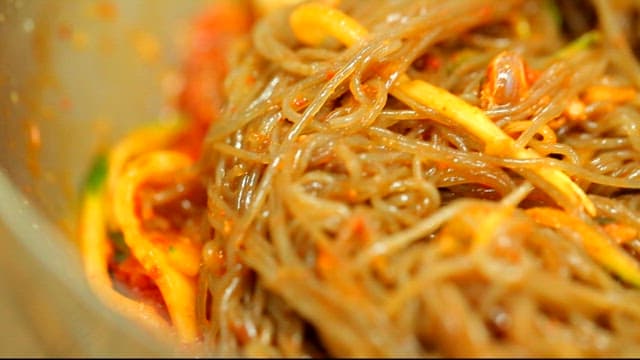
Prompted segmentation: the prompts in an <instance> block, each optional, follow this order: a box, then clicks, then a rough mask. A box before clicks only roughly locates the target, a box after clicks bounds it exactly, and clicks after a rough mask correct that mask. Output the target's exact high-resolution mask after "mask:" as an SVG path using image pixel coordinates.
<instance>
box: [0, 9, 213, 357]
mask: <svg viewBox="0 0 640 360" xmlns="http://www.w3.org/2000/svg"><path fill="white" fill-rule="evenodd" d="M205 2H206V1H205V0H198V1H195V0H189V1H182V0H94V1H89V0H74V1H52V0H0V244H1V245H0V319H2V321H0V333H2V334H3V335H2V336H0V355H4V356H9V355H45V356H63V355H66V356H122V355H131V356H154V355H163V356H167V355H172V354H177V353H178V350H176V348H175V347H174V346H173V345H172V344H170V343H168V342H165V341H159V340H158V339H157V338H156V337H153V336H151V335H149V334H148V333H146V332H145V331H143V330H142V329H141V327H140V326H139V325H137V324H134V323H132V322H129V321H127V320H126V319H124V318H123V317H121V316H120V315H118V314H116V313H114V312H113V311H111V310H110V309H108V308H106V307H105V306H103V305H102V304H101V303H100V301H99V300H98V299H97V298H96V297H95V296H94V295H93V293H92V292H91V291H90V289H89V287H88V284H87V282H86V280H85V278H84V276H83V272H82V266H81V259H80V256H79V251H78V247H77V243H78V242H77V239H76V235H75V226H76V215H77V214H76V211H77V209H78V201H79V189H80V187H81V184H82V180H83V177H84V175H85V173H86V170H87V167H88V166H89V163H90V161H91V159H92V156H93V155H94V154H95V153H96V152H97V151H99V150H100V149H101V148H102V147H104V146H106V145H108V144H109V143H112V142H113V141H115V140H116V139H117V138H118V137H120V136H122V135H123V134H125V133H126V132H127V131H128V130H129V129H131V128H132V127H134V126H136V125H137V124H140V123H144V122H149V121H153V120H154V119H156V118H158V117H159V116H161V115H162V112H163V111H165V110H166V108H167V107H166V96H165V94H163V90H162V89H163V88H165V89H166V88H167V86H169V85H170V84H171V81H172V79H173V76H172V74H175V71H176V70H177V68H178V65H179V61H180V58H181V56H182V55H181V51H180V43H181V41H182V39H183V36H184V33H185V29H186V26H187V24H188V21H189V19H190V18H191V17H192V16H193V14H195V13H196V12H197V10H198V9H200V8H201V7H202V6H203V4H204V3H205ZM209 2H210V1H209ZM169 87H170V86H169Z"/></svg>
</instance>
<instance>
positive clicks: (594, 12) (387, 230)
mask: <svg viewBox="0 0 640 360" xmlns="http://www.w3.org/2000/svg"><path fill="white" fill-rule="evenodd" d="M553 4H556V5H555V7H554V6H553ZM576 4H579V5H576ZM339 8H340V9H341V10H342V11H343V12H344V13H346V14H348V15H349V16H351V17H353V18H354V19H355V20H356V21H358V22H359V23H360V24H362V25H363V26H364V27H365V28H366V29H367V30H368V31H369V35H368V36H367V37H366V38H364V39H363V40H362V41H361V42H359V43H357V44H356V45H353V46H350V47H344V46H343V45H341V44H340V43H338V42H337V41H335V39H327V40H326V41H325V42H324V43H323V44H322V45H321V46H307V45H303V44H302V43H301V42H299V41H298V39H297V38H296V36H295V35H294V33H293V32H292V30H291V28H290V26H289V15H290V14H291V12H292V10H293V8H283V9H280V10H277V11H275V12H273V13H270V14H269V15H267V16H266V17H264V18H261V19H259V21H258V22H257V23H256V24H255V26H254V27H253V30H252V32H251V34H250V36H248V37H247V38H245V39H243V41H242V42H241V43H240V44H238V46H236V47H235V48H234V51H233V52H232V53H231V54H230V55H229V56H230V69H231V71H230V73H229V75H228V76H227V78H226V81H225V94H226V96H227V97H226V103H225V107H224V111H223V113H222V115H221V116H220V119H219V120H217V121H216V122H215V123H213V124H212V125H211V128H210V129H209V132H208V134H207V137H206V140H205V143H204V147H203V148H204V153H203V155H202V156H201V157H200V159H199V160H198V162H197V163H196V164H195V165H194V167H192V168H190V170H189V171H190V174H191V175H190V176H183V177H182V178H183V179H187V180H184V181H183V183H181V184H182V186H186V187H194V188H198V187H199V186H203V187H204V188H206V197H207V205H206V214H207V216H206V220H205V222H203V223H202V226H201V230H200V233H201V234H202V235H201V236H202V237H203V238H204V240H203V242H204V246H203V251H202V254H203V258H202V262H201V264H202V265H201V267H200V271H199V275H198V289H197V296H196V302H197V304H196V316H197V322H198V327H199V331H201V333H202V338H203V344H204V345H205V347H206V351H207V352H208V353H211V354H216V355H233V354H241V355H245V356H276V355H284V356H306V355H311V356H322V355H330V356H633V355H637V354H639V353H640V307H639V306H638V305H639V304H640V292H639V291H638V289H637V288H635V287H634V285H632V284H628V283H627V282H625V281H621V280H620V279H619V278H618V276H617V275H614V271H611V270H610V269H607V268H606V267H605V266H603V265H602V264H601V263H599V261H598V260H597V259H596V258H594V256H593V254H591V253H590V252H589V249H587V247H588V245H584V244H586V243H588V240H589V239H585V238H584V237H585V234H586V233H589V234H596V235H597V236H603V237H605V238H606V239H609V240H610V241H611V242H612V243H613V242H614V240H616V238H615V236H613V235H612V233H610V232H607V229H606V228H605V227H606V225H607V224H615V225H619V226H624V227H625V229H631V230H630V231H632V232H633V231H635V233H633V236H631V238H630V239H627V240H625V241H624V242H622V243H621V244H620V245H615V246H616V247H617V246H620V248H622V249H624V251H625V252H626V253H627V254H629V255H630V256H631V257H634V258H635V259H640V256H639V255H638V254H640V238H639V237H638V236H639V234H640V197H639V196H638V192H637V189H639V188H640V181H639V179H638V178H639V176H640V101H639V98H638V95H637V89H638V88H639V87H640V66H639V64H638V61H637V60H636V58H635V57H634V54H633V46H635V44H636V41H637V40H638V39H637V37H638V31H637V29H638V28H637V26H638V22H637V14H638V11H639V9H640V4H638V2H632V1H624V0H617V1H607V0H594V1H593V2H592V3H588V2H572V1H569V0H567V1H564V0H563V1H558V2H551V1H534V0H500V1H490V0H478V1H466V0H451V1H431V0H422V1H409V0H397V1H367V2H364V1H356V0H352V1H343V2H341V4H340V5H339ZM559 21H560V22H562V24H559ZM523 26H524V28H523ZM527 29H528V30H527ZM594 29H595V30H598V31H599V32H598V34H599V35H598V36H599V37H598V38H597V40H596V41H593V42H592V43H590V44H588V45H583V46H577V47H575V46H574V47H572V45H570V44H576V42H575V41H574V40H575V39H577V38H578V37H579V36H580V35H582V34H584V33H586V32H588V31H592V30H594ZM572 41H573V42H572ZM505 50H508V51H510V52H509V54H516V55H515V56H516V59H524V62H525V63H526V69H527V70H526V71H527V74H526V75H527V76H529V75H531V74H535V76H534V78H533V80H530V81H529V82H530V83H529V84H528V85H527V86H529V88H527V89H524V90H523V91H525V92H524V93H523V94H524V95H522V96H517V95H514V94H513V92H514V91H519V90H522V89H520V88H521V87H523V86H524V85H523V84H522V83H521V82H518V80H517V79H513V78H511V79H509V80H510V81H511V82H512V85H511V86H512V87H513V88H507V89H503V90H504V91H503V93H502V94H498V95H495V94H494V95H493V98H490V99H488V100H489V101H490V102H491V101H493V103H490V104H487V103H486V101H487V99H486V98H483V95H482V91H481V89H483V88H484V87H485V86H486V84H487V82H488V81H494V80H495V79H492V78H491V76H490V75H489V72H487V68H488V67H489V66H490V64H491V63H492V61H493V59H496V58H499V56H500V54H501V53H504V51H505ZM434 61H435V62H434ZM497 71H498V72H502V74H503V75H505V76H513V74H515V72H514V71H515V70H513V69H511V68H508V67H505V68H497ZM404 73H406V74H407V75H409V76H410V77H411V78H412V79H421V80H424V81H426V82H429V83H431V84H434V85H437V86H439V87H442V88H444V89H446V90H448V91H450V92H451V93H453V94H455V95H457V96H458V97H459V98H461V99H464V100H465V101H466V102H468V103H470V104H472V105H475V106H478V107H481V108H482V109H483V110H484V112H485V114H486V115H487V116H488V117H489V118H490V119H491V120H493V121H494V122H495V123H496V124H497V125H498V126H499V127H501V128H502V129H503V130H504V131H507V132H509V134H510V135H511V136H513V138H514V139H515V142H516V145H518V146H520V147H527V148H530V149H533V150H535V151H536V152H537V153H538V154H540V155H542V157H540V158H531V159H522V158H514V157H509V156H498V155H488V154H486V153H485V152H484V151H483V149H484V146H483V144H482V142H481V141H479V139H478V138H476V137H475V136H474V135H473V134H470V133H469V132H467V131H465V129H462V128H460V126H457V125H456V123H455V122H454V121H452V119H451V118H449V117H448V116H446V114H443V113H441V112H439V111H437V110H434V109H433V108H430V107H429V106H426V105H424V104H421V103H419V102H413V103H412V102H411V101H410V100H407V99H398V98H396V97H394V96H391V95H390V94H389V93H390V90H391V88H392V86H393V83H394V81H395V80H396V79H397V78H398V76H399V75H400V74H404ZM594 85H599V86H603V87H607V88H608V89H614V90H613V92H614V97H612V98H611V99H607V98H605V99H601V98H598V97H597V96H596V95H593V96H594V97H593V98H588V95H585V94H586V93H587V92H588V91H589V89H590V87H593V86H594ZM623 88H632V89H634V92H633V96H630V97H628V98H625V99H622V100H620V99H617V98H615V93H616V91H617V90H616V89H623ZM620 91H622V90H620ZM500 96H502V98H500ZM576 99H582V100H581V101H582V104H583V105H584V107H583V108H582V112H580V113H579V114H578V115H577V117H578V118H576V116H574V115H572V114H569V113H568V109H569V107H570V105H571V104H573V102H574V100H576ZM401 100H402V101H401ZM509 129H510V130H509ZM545 134H546V135H545ZM543 165H544V166H548V167H553V168H557V169H560V170H562V171H563V172H564V173H566V174H567V175H569V176H570V177H571V178H572V179H573V180H574V181H575V182H576V183H577V184H578V185H579V186H580V187H581V188H582V189H583V190H584V191H585V192H586V193H587V194H588V195H589V198H590V199H591V201H592V202H593V203H594V204H595V207H596V209H597V215H596V216H594V217H591V216H589V215H587V214H585V213H584V212H581V211H579V210H577V209H576V210H575V211H572V210H571V209H568V210H566V211H564V210H559V208H560V207H563V206H564V205H566V204H563V203H562V201H561V199H562V197H561V194H559V193H558V190H557V189H556V188H554V187H553V186H551V185H550V183H548V182H546V181H545V179H544V178H541V176H540V175H538V174H537V173H536V169H539V168H540V167H541V166H543ZM193 174H195V175H193ZM194 193H198V192H197V191H192V192H191V193H190V194H191V195H190V196H194V195H193V194H194ZM165 198H167V199H169V200H165V202H167V203H171V202H175V203H177V202H179V201H180V196H179V194H178V195H176V194H173V195H172V196H165ZM156 205H157V204H156ZM532 209H533V210H532ZM536 209H543V210H541V211H542V212H543V213H544V212H545V211H546V214H555V212H553V211H562V215H561V216H560V217H562V218H563V219H564V218H565V217H566V219H570V221H573V223H575V224H580V225H576V226H575V227H574V226H567V221H569V220H567V221H564V220H561V219H559V218H558V219H553V218H546V219H540V218H538V217H536V214H537V213H536V212H535V211H536ZM167 216H169V215H167ZM554 221H559V222H560V225H554V224H556V223H555V222H554ZM563 221H564V222H563ZM596 235H594V236H596ZM637 261H640V260H636V262H637ZM636 265H637V264H636Z"/></svg>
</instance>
